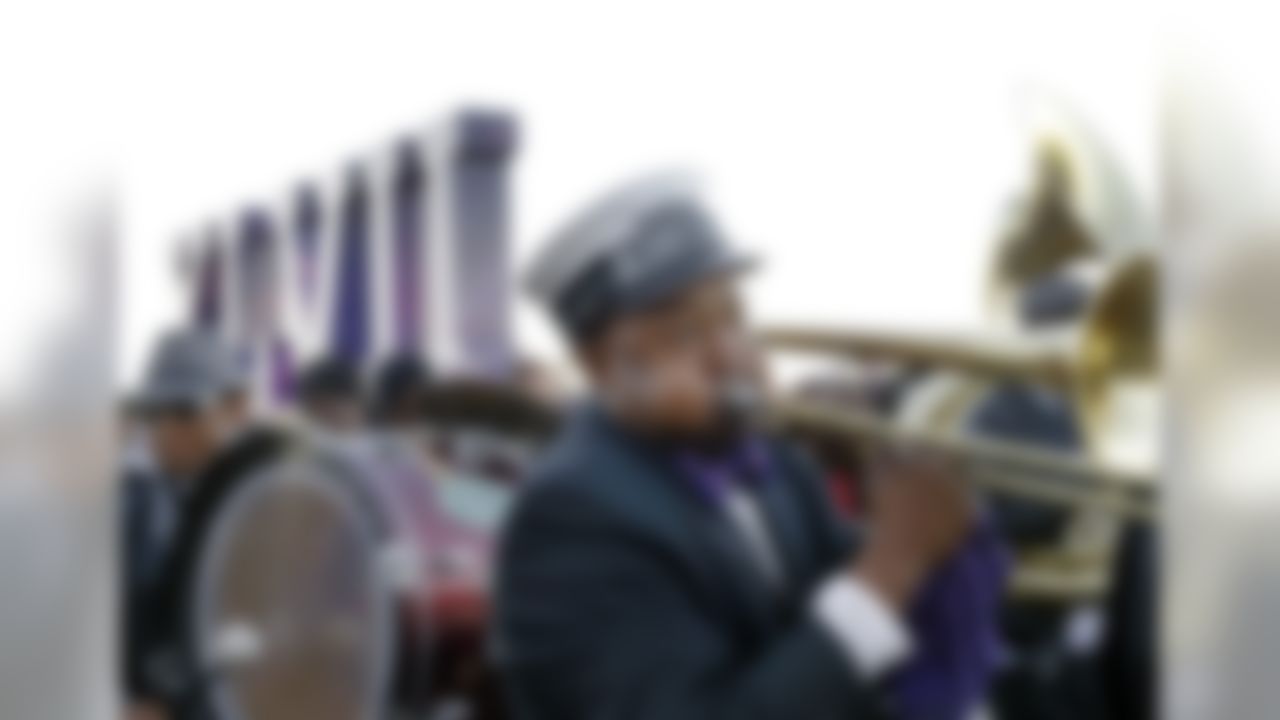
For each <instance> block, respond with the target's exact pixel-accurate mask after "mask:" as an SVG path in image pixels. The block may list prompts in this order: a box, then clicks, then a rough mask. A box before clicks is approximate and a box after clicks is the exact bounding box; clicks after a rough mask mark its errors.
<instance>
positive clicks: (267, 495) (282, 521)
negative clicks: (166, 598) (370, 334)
mask: <svg viewBox="0 0 1280 720" xmlns="http://www.w3.org/2000/svg"><path fill="white" fill-rule="evenodd" d="M384 536H385V530H384V528H383V527H382V526H381V522H380V519H379V518H378V517H377V515H376V513H374V512H372V511H371V509H370V507H369V505H368V504H367V502H364V501H363V498H362V496H361V494H360V493H359V491H358V488H357V487H356V485H355V481H354V478H353V477H351V476H350V475H349V471H348V470H347V469H346V468H344V467H343V466H342V465H341V464H340V463H337V462H326V461H325V459H324V458H323V457H319V456H311V455H305V456H302V457H293V458H290V459H289V460H287V461H285V462H283V463H280V464H277V465H275V466H272V467H270V468H267V469H265V470H260V471H259V472H257V473H256V474H255V475H254V476H253V477H251V478H247V479H246V481H244V482H241V483H239V484H238V486H237V488H236V490H235V491H234V492H233V493H231V494H230V496H229V497H227V498H226V500H225V502H223V503H220V505H219V507H218V508H217V510H216V514H215V515H214V518H213V520H212V522H211V523H210V524H209V532H208V533H207V535H206V536H205V542H203V543H202V547H201V551H200V553H199V560H198V563H199V564H198V567H197V569H196V573H195V578H194V587H193V588H192V589H193V590H194V593H193V595H192V602H191V604H190V610H189V612H190V616H189V621H190V631H191V635H192V640H193V645H194V648H195V650H196V653H197V656H198V657H197V663H198V666H199V667H200V668H201V671H202V673H204V674H205V677H206V678H207V687H208V689H209V692H208V696H209V700H210V703H211V704H212V705H213V708H214V711H215V713H216V715H217V717H219V718H223V719H225V720H242V719H243V720H275V719H276V718H281V719H285V718H308V720H329V719H332V720H351V719H352V718H370V719H373V718H379V717H382V716H383V715H385V711H384V709H385V703H386V698H387V696H388V691H389V687H390V667H389V666H390V663H391V662H392V657H393V651H394V644H393V640H392V637H393V631H394V629H393V627H392V623H393V622H394V613H393V602H394V599H393V591H392V588H391V587H390V586H389V585H388V584H387V583H386V582H384V581H383V579H382V573H381V572H380V569H379V568H378V567H377V565H378V559H379V557H380V553H379V548H380V547H381V545H382V542H383V538H384Z"/></svg>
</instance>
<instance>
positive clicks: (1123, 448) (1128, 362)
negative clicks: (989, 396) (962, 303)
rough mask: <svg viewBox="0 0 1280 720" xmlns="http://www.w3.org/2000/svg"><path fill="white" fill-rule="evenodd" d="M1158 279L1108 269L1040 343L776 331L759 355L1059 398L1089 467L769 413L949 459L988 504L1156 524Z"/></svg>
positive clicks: (995, 447)
mask: <svg viewBox="0 0 1280 720" xmlns="http://www.w3.org/2000/svg"><path fill="white" fill-rule="evenodd" d="M1155 290H1156V269H1155V265H1154V261H1153V259H1152V258H1151V257H1150V256H1146V255H1135V256H1133V257H1131V258H1129V259H1127V260H1125V261H1122V262H1118V263H1116V264H1115V265H1114V267H1113V268H1112V269H1111V271H1110V272H1109V273H1107V276H1106V278H1105V280H1104V281H1103V283H1102V284H1101V285H1100V286H1099V288H1098V289H1097V292H1095V293H1094V295H1093V297H1092V298H1091V304H1090V307H1089V308H1088V311H1087V312H1086V313H1085V315H1084V317H1083V319H1082V320H1081V321H1079V322H1078V323H1077V324H1076V325H1075V326H1074V327H1073V328H1072V330H1071V331H1070V332H1067V333H1062V334H1059V335H1056V336H1055V337H1054V338H1052V339H1048V340H1041V341H1038V342H1013V341H1010V342H1003V343H1002V342H990V341H977V340H974V339H947V338H929V337H921V336H911V335H905V334H896V333H881V332H860V331H845V330H823V329H814V328H798V327H787V328H776V329H771V330H766V331H765V333H764V341H765V344H766V346H767V347H770V348H773V349H777V350H790V351H801V352H808V353H815V352H816V353H822V354H827V355H836V356H843V357H846V358H850V359H863V360H889V361H894V362H899V363H903V364H906V365H919V366H923V367H936V368H942V369H946V370H950V371H953V372H957V373H964V374H969V375H972V376H975V377H978V378H982V379H985V380H987V381H989V380H991V379H1018V380H1024V381H1028V382H1031V383H1037V384H1040V385H1043V386H1045V387H1050V388H1053V389H1055V390H1058V391H1061V392H1063V393H1065V394H1066V395H1067V396H1068V397H1070V399H1071V402H1072V406H1073V408H1074V410H1075V412H1076V415H1077V417H1078V418H1079V420H1080V423H1081V427H1082V429H1083V431H1084V435H1085V438H1086V445H1087V448H1088V453H1087V454H1088V459H1085V458H1080V457H1076V456H1074V455H1068V454H1065V453H1060V452H1054V451H1049V450H1043V449H1037V448H1032V447H1029V446H1027V445H1025V444H1022V443H1015V442H1009V441H1000V440H991V439H983V438H975V437H969V436H965V435H961V434H957V433H954V432H945V431H937V430H933V429H909V428H904V427H901V426H899V425H897V424H895V423H894V422H893V421H892V420H887V419H883V418H880V417H877V416H875V415H873V414H871V413H869V412H859V411H854V410H847V409H843V408H840V407H838V406H835V405H833V404H831V403H824V402H821V401H814V400H802V399H783V400H779V401H777V402H776V403H775V406H774V410H775V414H776V417H777V419H778V420H779V421H780V422H781V423H782V424H783V425H784V426H785V427H789V428H792V429H795V430H797V431H799V432H800V433H802V434H805V433H809V434H815V433H816V434H819V435H825V436H827V437H831V436H837V437H846V438H848V439H851V440H860V441H864V442H870V443H873V444H875V443H893V444H903V445H907V446H913V447H919V448H924V449H929V450H933V451H935V452H939V453H942V454H944V455H946V456H949V457H952V458H955V459H957V460H959V461H961V462H963V463H964V465H965V466H966V473H965V475H966V477H968V478H970V479H971V480H972V481H973V482H975V483H976V484H978V485H980V486H983V487H987V488H989V489H991V490H992V491H995V492H1001V493H1007V494H1010V495H1016V496H1019V497H1023V498H1026V499H1030V500H1036V501H1043V502H1048V503H1053V504H1058V505H1067V506H1074V507H1078V508H1089V509H1096V510H1102V511H1106V512H1109V513H1115V514H1119V515H1121V516H1124V517H1126V518H1135V519H1150V518H1151V517H1152V516H1153V515H1154V512H1155V510H1154V488H1155V478H1154V471H1155V460H1156V454H1157V452H1156V450H1157V447H1156V440H1157V437H1156V430H1157V427H1156V424H1155V421H1156V420H1157V414H1158V408H1157V407H1156V403H1157V401H1158V397H1157V389H1156V375H1157V367H1156V343H1155V331H1156V317H1157V314H1156V307H1155V303H1156V292H1155Z"/></svg>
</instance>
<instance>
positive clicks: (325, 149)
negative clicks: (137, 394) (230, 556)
mask: <svg viewBox="0 0 1280 720" xmlns="http://www.w3.org/2000/svg"><path fill="white" fill-rule="evenodd" d="M604 4H605V3H590V2H581V3H505V4H503V3H483V2H469V3H466V4H462V3H454V4H450V5H447V6H446V5H445V4H444V3H436V4H431V3H404V4H398V5H388V4H379V3H370V2H365V3H350V4H349V6H348V7H346V8H344V9H333V8H331V7H328V6H324V5H323V4H321V3H303V2H277V3H263V2H221V3H218V4H216V6H212V7H208V8H206V9H204V10H200V11H192V10H190V9H178V8H177V5H178V4H176V3H170V4H164V3H155V4H147V5H136V4H135V6H134V7H133V9H130V10H129V11H128V12H127V13H126V12H123V11H122V10H121V8H120V7H119V6H117V7H116V8H114V9H111V10H107V9H104V8H100V7H97V6H94V5H90V4H85V5H84V6H83V7H78V8H66V7H59V6H57V5H56V4H54V5H52V6H51V5H49V4H41V5H40V7H39V9H37V8H32V9H31V10H29V11H21V12H11V13H5V14H13V15H22V16H23V17H18V18H16V19H14V18H9V19H7V20H6V21H5V22H0V28H2V29H0V40H2V41H3V42H0V48H3V49H0V78H3V79H4V81H5V83H4V92H5V97H4V99H3V100H0V105H3V106H7V107H8V110H6V111H4V113H3V116H4V118H5V119H4V123H5V126H6V127H5V132H3V133H0V157H3V158H5V160H4V162H5V163H10V164H11V167H10V168H9V169H10V170H13V169H14V168H15V167H16V168H17V169H19V170H20V172H6V173H4V174H3V177H4V181H5V186H4V187H0V191H3V195H2V197H4V198H5V199H6V202H9V201H14V202H15V205H14V207H17V208H21V212H19V213H4V215H5V218H4V222H5V227H4V228H3V230H4V238H5V240H4V242H5V243H6V248H5V250H6V253H7V255H6V256H5V259H6V261H5V262H4V263H0V286H5V287H6V294H8V293H9V292H11V291H13V290H14V289H15V288H18V289H20V290H21V292H22V293H24V295H23V298H25V299H24V300H23V301H22V302H20V303H19V304H18V306H20V307H22V308H23V312H9V311H6V312H5V313H4V317H3V324H4V326H3V328H0V329H2V330H3V331H4V333H5V335H4V336H5V337H6V338H8V339H9V340H10V342H14V343H16V344H17V345H18V346H21V345H22V343H23V338H31V337H34V333H35V332H36V330H37V329H38V328H39V327H40V326H41V325H42V323H43V322H45V320H46V319H47V317H48V316H52V315H51V314H52V313H54V312H55V309H56V307H57V302H59V301H60V300H59V298H62V297H63V294H65V292H66V291H67V289H66V288H60V287H59V283H58V279H59V277H60V276H59V272H58V270H59V269H60V268H61V267H63V266H64V265H65V264H66V263H65V260H63V259H61V258H59V257H57V256H56V254H54V253H53V252H52V251H51V250H50V248H49V247H48V246H47V245H41V244H38V243H30V244H25V243H22V242H21V241H20V240H19V239H20V238H23V237H32V236H33V232H41V233H42V234H43V230H44V229H45V227H46V226H47V225H48V221H49V218H50V217H51V216H52V213H54V212H55V209H54V208H55V206H54V205H53V204H52V202H51V201H49V200H48V198H50V197H54V194H53V193H54V192H55V191H61V190H62V188H63V186H64V185H69V184H70V183H69V182H68V178H71V179H76V180H78V179H80V178H83V177H85V176H86V175H87V174H92V173H97V175H96V177H100V176H102V175H103V174H104V173H105V174H106V176H107V177H109V178H111V179H112V181H113V183H114V186H115V187H116V189H117V195H118V197H119V198H120V200H121V203H122V204H121V209H122V213H121V216H122V218H123V221H124V225H123V231H124V239H125V241H126V248H125V252H124V254H123V258H122V260H123V264H122V269H123V277H122V280H123V283H122V285H123V297H122V300H123V309H124V316H123V324H122V335H121V336H120V339H121V343H120V346H119V347H118V353H117V354H118V356H119V357H118V360H119V361H120V362H119V364H118V366H117V369H116V376H117V378H118V380H119V381H120V382H121V383H130V384H131V383H132V382H133V381H134V380H135V379H136V377H137V376H138V374H139V372H140V370H141V367H142V364H143V361H144V359H145V357H146V354H147V352H148V350H149V346H150V342H151V341H152V340H153V339H154V337H155V335H156V333H157V332H158V331H159V330H160V329H162V328H164V327H165V326H167V325H169V324H171V323H174V322H177V321H178V320H179V318H180V317H181V313H182V311H183V310H184V307H183V305H182V303H181V297H180V295H179V291H180V287H179V285H178V281H177V275H176V272H175V269H174V252H175V243H176V241H177V240H179V238H180V237H181V235H182V233H184V232H188V231H190V230H193V229H195V228H198V227H199V225H200V224H201V223H203V222H204V221H205V220H207V219H210V218H215V217H223V218H225V217H229V216H230V214H231V213H233V212H234V211H235V210H236V209H237V208H238V207H240V206H241V205H242V204H243V203H244V202H246V201H251V200H257V199H268V200H272V199H276V198H278V197H280V194H281V193H282V192H284V191H285V190H287V189H288V188H289V187H291V186H292V185H293V183H294V182H295V181H296V180H298V179H299V178H302V177H307V176H321V175H327V174H331V173H333V172H335V171H336V170H337V169H338V168H340V167H341V165H342V164H343V163H344V162H345V161H346V160H348V159H352V158H357V157H359V156H361V155H366V154H368V153H369V152H370V151H371V150H375V149H379V148H380V147H382V146H383V145H384V144H385V143H387V142H389V141H390V140H392V139H393V138H394V137H395V136H397V135H398V134H399V133H400V132H401V131H404V130H407V129H413V128H415V127H417V126H420V125H422V124H424V123H426V122H429V121H431V120H433V119H435V118H438V117H440V116H441V115H443V114H444V113H446V112H447V111H449V110H452V109H454V108H455V107H457V106H458V104H459V103H462V102H466V101H479V102H484V103H490V104H499V105H503V106H507V107H510V108H512V109H514V110H516V111H517V112H518V113H519V116H520V119H521V123H522V134H523V141H522V147H521V150H520V155H519V158H518V160H517V164H516V175H515V179H514V190H515V194H514V196H515V207H514V211H515V216H514V221H515V222H514V238H513V240H514V242H515V244H516V257H517V266H521V265H523V261H524V260H525V259H526V258H527V257H528V256H529V255H530V253H531V251H532V249H533V248H534V247H536V245H537V244H538V242H539V241H540V240H541V239H542V238H543V237H544V236H545V234H546V233H547V231H548V230H550V229H551V228H552V227H553V226H554V225H555V224H557V223H558V222H559V221H560V220H562V219H563V217H564V216H565V214H566V213H568V212H571V211H573V210H574V209H576V207H577V206H579V205H580V204H581V203H582V202H583V201H584V200H586V199H587V198H589V197H590V196H592V195H594V194H596V193H598V192H599V191H601V190H602V189H605V187H606V186H607V185H608V184H610V183H612V182H615V181H617V180H619V179H623V178H626V177H628V176H630V175H633V174H635V173H637V172H643V171H646V170H649V169H654V168H663V167H672V166H679V167H687V168H692V169H694V170H696V171H698V172H699V173H701V174H702V175H703V176H704V177H705V178H706V179H707V180H708V181H709V184H710V186H711V189H712V193H713V199H714V200H715V201H716V203H717V205H718V206H719V208H720V209H721V210H722V211H723V214H724V218H725V223H726V225H727V226H728V227H729V228H730V229H731V230H732V231H733V232H734V234H735V235H736V236H738V237H739V238H741V240H742V242H743V243H744V244H746V245H749V246H751V247H753V248H755V249H757V250H758V251H760V252H761V253H762V254H763V255H764V256H765V257H766V258H767V260H768V265H767V266H766V269H765V271H764V273H763V274H762V275H761V276H760V278H759V280H757V281H755V283H754V284H753V286H752V290H751V293H752V294H751V299H752V301H753V303H754V304H755V306H756V309H757V313H758V315H760V316H763V317H766V318H787V319H804V320H812V321H819V320H821V321H832V322H855V321H863V322H873V323H875V324H888V325H895V326H904V327H929V328H933V327H944V326H945V327H955V328H970V327H977V326H978V325H979V323H980V322H981V319H982V317H981V312H980V310H981V305H980V298H981V288H982V282H983V273H984V271H985V269H986V263H987V260H988V253H987V248H988V244H989V243H990V241H991V239H992V232H993V230H994V228H995V222H996V219H997V217H998V212H999V210H1000V204H1001V203H1002V202H1003V201H1004V200H1005V199H1006V198H1007V195H1008V193H1009V192H1010V191H1012V190H1013V189H1015V188H1016V187H1017V183H1018V182H1019V180H1020V175H1021V173H1022V172H1023V171H1024V170H1025V163H1026V161H1027V157H1026V150H1027V143H1026V138H1025V137H1024V136H1023V135H1022V134H1020V133H1021V132H1022V130H1021V128H1020V125H1019V117H1018V115H1017V113H1018V108H1019V97H1020V96H1022V95H1025V93H1026V92H1027V91H1028V90H1032V89H1043V90H1048V91H1050V92H1052V93H1054V94H1056V95H1058V96H1060V97H1061V98H1063V99H1064V100H1065V101H1066V102H1067V104H1068V105H1070V106H1071V107H1073V108H1075V109H1076V110H1077V111H1078V112H1080V113H1081V114H1083V115H1084V116H1085V117H1086V118H1087V119H1088V120H1089V121H1090V122H1091V124H1092V125H1094V126H1095V127H1096V128H1097V129H1098V130H1099V131H1100V133H1101V134H1102V135H1103V136H1104V138H1105V139H1106V141H1107V142H1108V143H1109V144H1110V145H1111V147H1112V148H1113V149H1114V150H1115V151H1116V152H1117V153H1118V155H1119V156H1120V160H1121V163H1122V164H1123V165H1124V166H1125V167H1126V169H1127V170H1128V171H1129V172H1130V174H1131V175H1132V176H1133V178H1134V180H1135V182H1136V183H1137V185H1138V187H1139V190H1140V191H1141V193H1142V195H1143V200H1144V201H1146V202H1148V203H1149V202H1150V200H1151V193H1152V190H1153V169H1154V164H1153V157H1154V156H1153V152H1154V142H1155V138H1154V127H1155V115H1154V107H1155V106H1154V98H1155V96H1156V92H1157V90H1158V88H1157V86H1156V80H1157V75H1156V72H1155V69H1156V65H1155V62H1156V60H1157V57H1156V55H1155V49H1156V45H1155V41H1154V39H1155V32H1154V30H1155V29H1154V28H1153V27H1152V25H1151V19H1152V17H1151V14H1150V13H1149V12H1147V11H1145V10H1142V9H1132V10H1120V9H1117V8H1114V7H1110V5H1111V4H1104V3H1099V4H1097V5H1092V6H1089V5H1085V4H1081V3H1078V2H1076V3H1070V4H1063V6H1062V7H1061V8H1058V9H1050V8H1048V7H1044V6H1041V7H1033V6H1034V5H1035V4H1034V3H1022V2H1004V3H943V2H939V3H932V4H920V3H864V4H858V3H830V4H813V3H804V2H786V3H774V4H773V7H772V9H759V8H756V7H748V5H749V4H748V3H742V2H714V3H708V2H703V3H689V2H686V3H670V4H668V3H658V2H645V3H640V4H637V6H636V7H634V8H632V9H612V10H607V9H605V8H603V7H601V6H602V5H604ZM14 5H15V10H16V5H17V4H16V3H14ZM125 6H126V7H128V6H129V5H128V4H125ZM695 6H696V7H695ZM36 69H38V70H39V72H38V73H35V72H29V70H36ZM11 101H13V102H11ZM11 123H12V125H10V124H11ZM10 215H13V216H14V217H13V218H12V219H11V218H10V217H9V216H10ZM60 263H61V264H60ZM60 293H62V294H60ZM12 307H14V305H13V304H11V309H12ZM518 312H519V315H518V325H519V327H518V330H519V333H520V340H521V343H522V345H524V346H525V347H526V348H528V349H529V350H531V351H532V352H533V353H535V354H538V355H542V356H547V355H549V354H551V353H554V352H556V351H557V342H556V341H555V339H554V337H553V336H552V334H551V333H550V332H549V328H548V326H547V325H546V324H545V322H544V321H543V319H542V318H541V316H540V315H539V314H538V313H537V312H536V311H535V310H534V309H532V308H531V307H529V306H528V304H527V303H526V302H525V301H524V300H523V299H522V300H521V301H520V308H519V311H518ZM10 355H12V354H11V353H0V358H3V359H2V360H0V387H11V386H12V384H13V383H14V382H15V380H16V379H18V378H20V377H22V374H21V371H22V369H21V368H20V367H16V366H15V363H16V362H17V361H16V360H14V359H13V358H12V357H6V356H10ZM24 355H25V354H24Z"/></svg>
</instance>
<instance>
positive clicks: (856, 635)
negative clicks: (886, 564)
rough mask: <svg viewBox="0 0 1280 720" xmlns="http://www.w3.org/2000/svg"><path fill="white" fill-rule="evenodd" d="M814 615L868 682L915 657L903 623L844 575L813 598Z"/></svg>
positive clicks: (833, 580)
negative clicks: (912, 656)
mask: <svg viewBox="0 0 1280 720" xmlns="http://www.w3.org/2000/svg"><path fill="white" fill-rule="evenodd" d="M813 612H814V614H815V615H816V616H817V618H818V621H819V622H820V623H821V624H822V625H823V627H825V628H826V629H827V631H828V632H830V633H831V635H832V637H834V638H835V641H836V644H837V645H839V646H840V649H841V650H843V651H844V653H845V655H846V656H847V657H848V659H849V660H850V662H851V663H852V665H853V667H855V668H857V670H858V673H859V675H861V676H862V679H864V680H876V679H878V678H879V677H880V676H882V675H884V674H885V673H886V672H888V671H889V670H892V669H893V668H895V667H897V666H898V665H899V664H901V663H902V662H903V661H904V660H906V659H907V657H908V656H910V655H911V653H912V641H911V636H910V634H909V633H908V631H907V628H906V627H905V626H904V625H903V623H902V620H900V619H899V618H898V616H897V615H896V614H895V613H894V612H893V610H892V609H890V608H889V607H888V606H887V605H886V604H885V602H884V601H883V600H881V599H880V598H879V597H878V596H876V594H875V592H874V591H872V590H870V589H869V588H867V586H866V585H864V584H863V583H862V582H860V581H859V580H858V579H857V578H855V577H853V576H851V575H848V574H846V573H841V574H839V575H836V576H834V577H832V578H830V579H829V580H827V581H826V582H825V583H824V584H823V585H822V586H821V587H820V588H818V593H817V594H816V595H815V596H814V598H813Z"/></svg>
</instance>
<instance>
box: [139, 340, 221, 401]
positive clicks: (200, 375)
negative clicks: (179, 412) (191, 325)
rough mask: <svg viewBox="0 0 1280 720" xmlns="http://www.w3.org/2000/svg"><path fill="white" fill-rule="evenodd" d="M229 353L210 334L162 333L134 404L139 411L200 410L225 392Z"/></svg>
mask: <svg viewBox="0 0 1280 720" xmlns="http://www.w3.org/2000/svg"><path fill="white" fill-rule="evenodd" d="M229 361H230V353H229V352H228V351H227V349H226V348H225V347H224V346H223V345H222V343H220V342H219V341H218V339H217V338H215V337H214V336H212V335H211V334H209V333H207V332H204V331H199V330H187V329H184V330H175V331H172V332H169V333H166V334H165V335H164V336H163V337H162V338H161V339H160V342H159V343H158V344H157V346H156V350H155V353H154V354H153V355H152V356H151V364H150V365H149V366H148V367H147V374H146V377H145V379H144V380H143V384H142V389H141V390H140V392H139V393H138V395H137V397H136V398H135V402H136V404H137V405H138V407H139V408H140V409H142V410H143V411H148V410H156V409H163V408H168V407H202V406H205V405H207V404H209V403H211V402H213V401H214V400H216V399H217V398H218V396H219V395H221V394H222V393H223V392H224V391H226V390H227V389H228V383H229V380H230V378H229V375H230V371H229V369H228V362H229Z"/></svg>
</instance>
